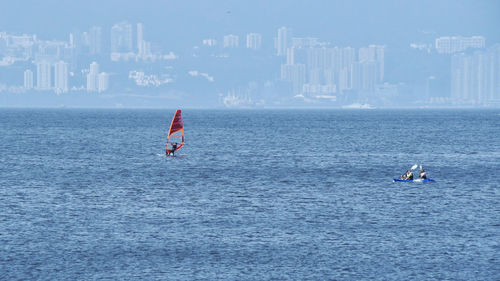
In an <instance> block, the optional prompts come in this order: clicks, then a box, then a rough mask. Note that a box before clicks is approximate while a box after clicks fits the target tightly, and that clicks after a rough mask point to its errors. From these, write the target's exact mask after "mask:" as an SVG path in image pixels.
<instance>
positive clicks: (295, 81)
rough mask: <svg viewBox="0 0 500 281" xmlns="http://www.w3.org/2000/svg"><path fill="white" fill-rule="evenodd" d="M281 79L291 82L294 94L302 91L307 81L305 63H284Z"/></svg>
mask: <svg viewBox="0 0 500 281" xmlns="http://www.w3.org/2000/svg"><path fill="white" fill-rule="evenodd" d="M281 80H283V81H287V82H291V83H292V90H293V93H294V94H300V93H301V92H302V86H303V85H304V84H305V82H306V66H305V65H304V64H294V65H290V64H282V65H281Z"/></svg>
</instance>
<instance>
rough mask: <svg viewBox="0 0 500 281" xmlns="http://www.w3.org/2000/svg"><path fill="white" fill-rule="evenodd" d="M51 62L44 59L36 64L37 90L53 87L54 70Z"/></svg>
mask: <svg viewBox="0 0 500 281" xmlns="http://www.w3.org/2000/svg"><path fill="white" fill-rule="evenodd" d="M51 68H52V67H51V65H50V63H49V62H46V61H42V62H37V64H36V88H37V90H50V89H51V87H52V83H51V80H52V71H51Z"/></svg>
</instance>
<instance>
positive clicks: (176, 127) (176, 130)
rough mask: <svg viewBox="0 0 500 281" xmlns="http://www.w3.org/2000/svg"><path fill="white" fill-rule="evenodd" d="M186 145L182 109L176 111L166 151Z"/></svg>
mask: <svg viewBox="0 0 500 281" xmlns="http://www.w3.org/2000/svg"><path fill="white" fill-rule="evenodd" d="M183 145H184V124H183V123H182V114H181V110H180V109H178V110H177V111H176V112H175V115H174V118H173V119H172V123H171V124H170V129H169V130H168V137H167V147H166V153H167V154H169V153H170V152H173V151H177V150H179V149H180V148H181V147H182V146H183Z"/></svg>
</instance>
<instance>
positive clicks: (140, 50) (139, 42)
mask: <svg viewBox="0 0 500 281" xmlns="http://www.w3.org/2000/svg"><path fill="white" fill-rule="evenodd" d="M142 32H143V30H142V23H138V24H137V51H138V54H139V56H142V55H143V54H144V50H143V45H144V44H143V43H142V40H144V39H143V33H142Z"/></svg>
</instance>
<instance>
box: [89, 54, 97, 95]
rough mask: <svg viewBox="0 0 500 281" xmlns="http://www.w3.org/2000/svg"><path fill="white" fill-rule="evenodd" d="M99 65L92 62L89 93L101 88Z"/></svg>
mask: <svg viewBox="0 0 500 281" xmlns="http://www.w3.org/2000/svg"><path fill="white" fill-rule="evenodd" d="M98 76H99V64H97V62H95V61H94V62H92V63H91V64H90V71H89V73H88V74H87V92H95V91H97V90H98V88H99V80H98V79H99V77H98Z"/></svg>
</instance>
